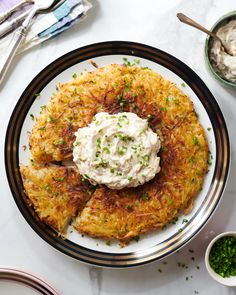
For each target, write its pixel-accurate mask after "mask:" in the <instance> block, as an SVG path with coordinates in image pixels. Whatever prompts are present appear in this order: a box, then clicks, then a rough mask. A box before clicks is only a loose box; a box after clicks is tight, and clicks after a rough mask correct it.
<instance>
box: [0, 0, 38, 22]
mask: <svg viewBox="0 0 236 295" xmlns="http://www.w3.org/2000/svg"><path fill="white" fill-rule="evenodd" d="M33 2H34V1H33V0H21V1H20V2H19V3H17V4H16V5H14V6H13V7H11V8H10V9H9V10H7V11H4V12H3V13H1V14H0V24H1V23H2V22H4V21H5V20H6V19H7V18H8V17H9V16H10V15H12V14H13V13H14V12H16V11H17V10H18V9H19V8H21V7H22V6H24V5H26V4H30V3H33Z"/></svg>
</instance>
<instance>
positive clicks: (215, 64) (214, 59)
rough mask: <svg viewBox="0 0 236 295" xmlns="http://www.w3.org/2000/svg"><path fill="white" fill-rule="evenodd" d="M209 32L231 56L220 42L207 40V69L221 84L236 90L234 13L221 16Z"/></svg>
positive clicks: (235, 23)
mask: <svg viewBox="0 0 236 295" xmlns="http://www.w3.org/2000/svg"><path fill="white" fill-rule="evenodd" d="M211 31H212V32H214V33H216V34H217V36H218V37H219V38H220V39H221V40H222V41H223V42H224V44H226V45H227V48H228V50H229V51H230V53H231V55H230V54H228V53H226V52H225V51H224V49H223V48H222V46H221V44H220V41H218V40H216V39H213V38H212V37H209V38H207V39H206V43H205V57H206V63H207V66H208V69H209V70H210V72H211V74H213V76H214V78H216V79H217V81H219V82H220V83H221V84H223V85H225V86H229V87H231V88H235V89H236V11H233V12H230V13H228V14H226V15H224V16H222V17H221V18H220V19H219V20H218V21H217V22H216V23H215V24H214V26H213V27H212V29H211Z"/></svg>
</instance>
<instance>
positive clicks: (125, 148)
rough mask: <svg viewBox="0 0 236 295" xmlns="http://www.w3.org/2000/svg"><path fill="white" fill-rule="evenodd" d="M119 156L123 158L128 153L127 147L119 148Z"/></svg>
mask: <svg viewBox="0 0 236 295" xmlns="http://www.w3.org/2000/svg"><path fill="white" fill-rule="evenodd" d="M116 152H117V154H118V155H120V156H123V155H124V154H125V153H126V152H127V147H125V146H118V147H117V149H116Z"/></svg>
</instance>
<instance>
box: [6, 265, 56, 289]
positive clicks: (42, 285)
mask: <svg viewBox="0 0 236 295" xmlns="http://www.w3.org/2000/svg"><path fill="white" fill-rule="evenodd" d="M0 294H7V295H15V294H17V295H38V294H44V295H60V293H59V292H58V291H57V290H55V289H54V288H53V287H52V286H50V285H49V284H48V283H47V282H45V281H44V280H42V279H40V278H38V277H37V276H35V275H34V274H31V273H28V272H26V271H23V270H17V269H13V268H7V267H4V268H1V267H0Z"/></svg>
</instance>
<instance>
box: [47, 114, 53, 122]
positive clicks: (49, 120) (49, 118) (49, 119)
mask: <svg viewBox="0 0 236 295" xmlns="http://www.w3.org/2000/svg"><path fill="white" fill-rule="evenodd" d="M53 121H54V119H53V117H52V116H51V115H49V116H48V122H50V123H52V122H53Z"/></svg>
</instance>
